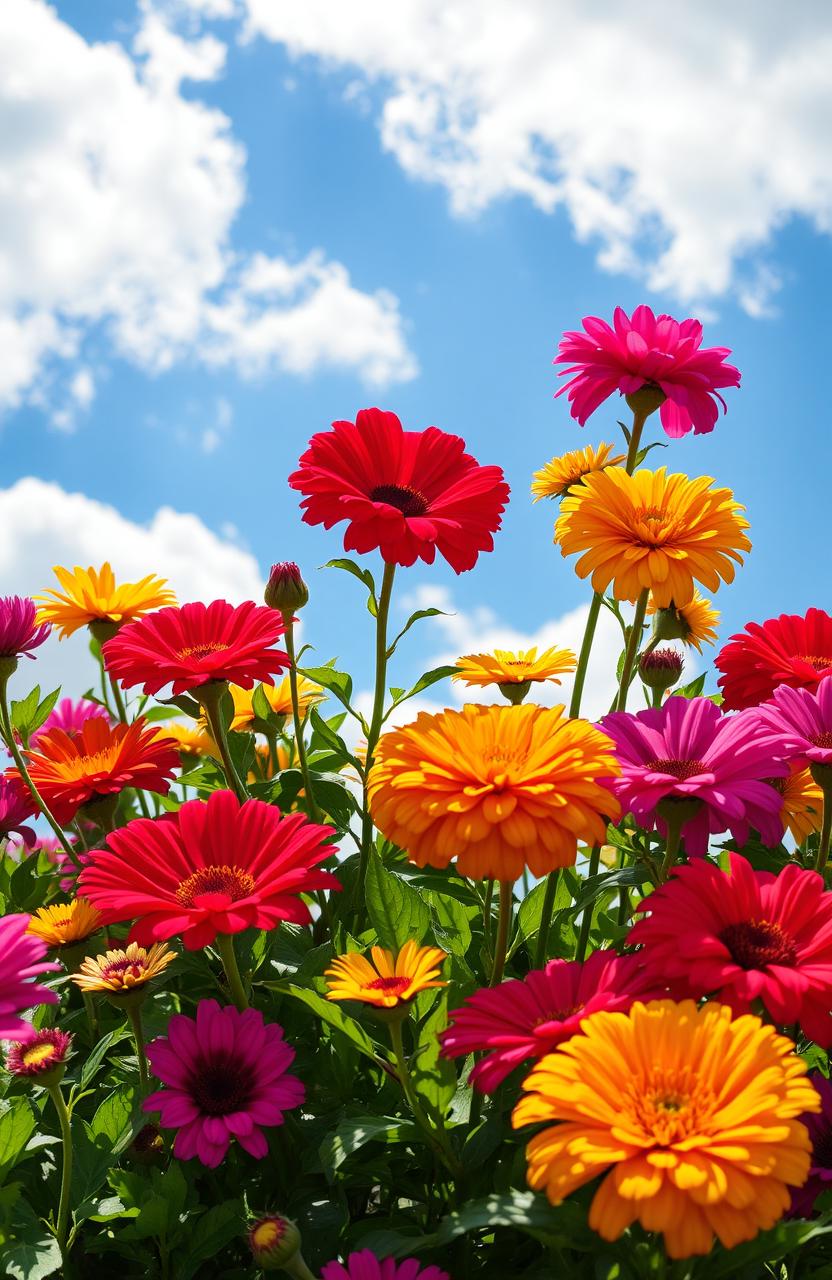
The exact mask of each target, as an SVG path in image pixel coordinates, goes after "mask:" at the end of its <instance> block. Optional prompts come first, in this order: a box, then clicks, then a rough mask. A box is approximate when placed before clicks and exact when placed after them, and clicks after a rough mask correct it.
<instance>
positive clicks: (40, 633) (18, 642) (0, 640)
mask: <svg viewBox="0 0 832 1280" xmlns="http://www.w3.org/2000/svg"><path fill="white" fill-rule="evenodd" d="M36 614H37V608H36V606H35V602H34V600H30V599H29V597H28V596H2V597H0V658H23V657H25V658H33V657H34V656H35V655H34V654H33V653H31V652H30V651H31V650H32V649H37V647H38V645H40V644H43V642H44V640H45V639H46V637H47V636H48V635H49V632H50V631H51V630H52V628H51V626H50V624H49V623H48V622H42V623H41V624H40V626H38V624H37V623H36V622H35V617H36Z"/></svg>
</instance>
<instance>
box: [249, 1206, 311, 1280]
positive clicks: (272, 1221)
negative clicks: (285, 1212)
mask: <svg viewBox="0 0 832 1280" xmlns="http://www.w3.org/2000/svg"><path fill="white" fill-rule="evenodd" d="M300 1243H301V1241H300V1232H299V1231H298V1229H297V1227H296V1226H295V1224H294V1222H290V1221H289V1219H288V1218H284V1217H282V1216H281V1215H280V1214H279V1213H269V1214H264V1215H263V1217H262V1218H258V1219H257V1221H256V1222H254V1223H252V1225H251V1227H250V1228H249V1233H248V1245H249V1248H250V1249H251V1253H252V1257H253V1258H254V1261H255V1262H256V1263H257V1266H258V1267H261V1268H262V1270H263V1271H279V1270H282V1269H283V1268H284V1267H285V1266H286V1264H287V1263H288V1262H291V1261H292V1259H293V1258H295V1257H296V1255H297V1254H298V1251H299V1250H300Z"/></svg>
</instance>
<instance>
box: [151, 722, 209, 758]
mask: <svg viewBox="0 0 832 1280" xmlns="http://www.w3.org/2000/svg"><path fill="white" fill-rule="evenodd" d="M156 739H157V741H158V742H170V741H171V740H172V741H173V742H174V743H175V744H176V750H177V751H178V752H179V754H180V755H183V756H214V757H215V758H216V759H219V755H220V753H219V748H218V747H217V744H216V743H215V742H214V739H213V738H212V737H211V735H210V733H208V731H207V730H206V729H205V727H204V723H203V721H201V720H198V721H193V720H191V721H188V722H187V723H186V722H185V721H184V720H169V721H167V723H166V724H165V725H164V726H163V727H162V728H161V729H160V730H159V732H158V733H157V734H156Z"/></svg>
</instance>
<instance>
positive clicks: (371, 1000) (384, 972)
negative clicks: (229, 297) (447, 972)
mask: <svg viewBox="0 0 832 1280" xmlns="http://www.w3.org/2000/svg"><path fill="white" fill-rule="evenodd" d="M370 955H371V956H372V964H371V963H370V961H369V960H368V959H367V957H366V956H362V955H359V954H358V953H357V952H355V951H348V952H347V953H346V954H345V955H342V956H336V958H335V959H334V960H333V962H332V965H331V967H330V968H329V969H326V970H325V973H326V976H327V979H328V981H327V986H328V987H329V991H328V992H327V999H328V1000H360V1001H361V1002H362V1003H363V1004H372V1005H375V1006H376V1007H377V1008H379V1009H393V1008H395V1006H396V1005H400V1004H406V1003H407V1002H408V1001H410V1000H412V999H413V998H414V997H415V996H417V995H418V994H419V992H420V991H427V990H429V989H430V988H431V987H446V986H447V985H448V984H447V982H443V981H442V980H441V979H440V977H439V974H440V966H441V965H442V962H443V960H447V958H448V957H447V956H446V955H445V952H444V951H440V950H439V948H438V947H420V946H419V944H418V943H417V942H414V941H413V939H412V938H409V939H408V941H407V942H406V943H405V944H404V946H403V947H402V949H401V951H400V952H399V953H398V955H396V956H394V955H393V952H392V951H388V950H387V949H386V948H385V947H372V948H371V949H370Z"/></svg>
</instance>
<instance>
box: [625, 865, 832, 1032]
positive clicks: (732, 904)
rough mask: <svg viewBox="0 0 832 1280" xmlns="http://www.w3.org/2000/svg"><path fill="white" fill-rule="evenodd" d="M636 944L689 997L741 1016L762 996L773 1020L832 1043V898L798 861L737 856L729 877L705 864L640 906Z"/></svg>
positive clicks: (645, 960) (632, 938)
mask: <svg viewBox="0 0 832 1280" xmlns="http://www.w3.org/2000/svg"><path fill="white" fill-rule="evenodd" d="M639 911H640V912H642V913H643V918H642V919H641V920H639V921H637V923H636V924H635V925H633V927H632V928H631V930H630V932H629V935H628V939H627V941H628V944H632V945H633V946H641V951H640V952H639V953H638V958H639V959H640V960H641V962H642V964H643V965H644V967H645V970H646V972H647V973H648V974H650V975H652V976H653V977H654V978H655V979H656V980H657V981H663V982H667V983H669V984H670V985H671V986H672V987H673V988H674V990H675V991H677V992H679V993H680V995H679V998H682V996H692V997H694V998H696V999H698V998H699V997H701V996H713V997H715V998H716V999H718V1000H720V1001H721V1002H722V1003H723V1004H729V1005H730V1006H731V1007H732V1008H733V1009H734V1011H735V1012H738V1013H742V1012H748V1011H749V1010H750V1009H751V1007H752V1005H753V1004H754V1002H755V1001H756V1000H761V1001H762V1002H763V1004H764V1005H765V1007H766V1009H768V1011H769V1013H770V1014H771V1016H772V1018H773V1019H774V1021H775V1022H778V1023H781V1024H786V1023H788V1024H792V1023H795V1022H797V1023H799V1024H800V1026H801V1027H802V1028H803V1031H804V1032H805V1033H806V1035H807V1036H808V1037H809V1038H810V1039H811V1040H814V1041H815V1043H816V1044H819V1045H821V1047H823V1048H827V1047H828V1046H829V1045H832V1017H830V1011H832V894H828V893H824V885H823V878H822V876H819V875H818V874H817V873H816V872H815V871H807V870H806V869H805V868H803V867H799V866H797V865H796V863H789V864H788V865H787V866H785V867H784V868H783V870H782V871H781V872H780V873H779V875H777V876H774V875H772V874H771V873H770V872H768V871H755V870H754V869H753V868H752V866H751V864H750V863H749V862H748V861H747V860H746V859H745V858H743V857H742V855H741V854H738V853H732V854H731V862H730V871H728V872H725V871H722V870H720V868H719V867H718V866H716V865H715V864H714V863H712V862H708V861H707V860H705V859H697V860H696V861H695V862H692V863H690V864H689V865H688V866H686V867H679V868H677V870H676V872H675V874H674V876H673V877H672V878H671V879H670V880H669V881H668V883H667V884H665V885H662V886H661V888H659V889H655V890H654V891H653V893H651V894H650V895H649V896H648V897H647V898H645V899H643V901H642V902H641V904H640V906H639Z"/></svg>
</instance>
